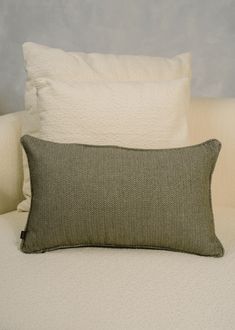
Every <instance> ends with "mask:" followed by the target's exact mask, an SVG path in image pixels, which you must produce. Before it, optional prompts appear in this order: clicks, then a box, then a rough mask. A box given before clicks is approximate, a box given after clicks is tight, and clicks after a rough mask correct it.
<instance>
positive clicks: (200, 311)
mask: <svg viewBox="0 0 235 330" xmlns="http://www.w3.org/2000/svg"><path fill="white" fill-rule="evenodd" d="M26 216H27V214H26V213H17V212H12V213H8V214H5V215H2V216H0V260H1V272H0V297H1V299H0V329H4V330H5V329H6V330H16V329H17V330H25V329H33V330H45V329H56V330H65V329H66V330H74V329H89V330H93V329H94V330H106V329H107V330H120V329H125V330H126V329H127V330H129V329H130V330H131V329H135V330H145V329H146V330H156V329H159V330H176V329H177V330H178V329H179V330H189V329H190V330H199V329H200V330H201V329H206V330H227V329H229V330H230V329H231V330H232V329H234V324H235V313H234V310H235V299H234V297H235V276H234V273H235V209H217V210H216V212H215V219H216V230H217V233H218V235H219V237H221V241H222V242H223V244H224V247H225V251H226V252H225V256H224V257H223V258H220V259H214V258H207V257H199V256H194V255H188V254H183V253H175V252H168V251H149V250H130V249H129V250H128V249H101V248H100V249H97V248H80V249H66V250H58V251H55V252H50V253H45V254H40V255H25V254H23V253H22V252H20V251H19V235H20V230H21V229H22V228H23V226H24V224H25V221H26Z"/></svg>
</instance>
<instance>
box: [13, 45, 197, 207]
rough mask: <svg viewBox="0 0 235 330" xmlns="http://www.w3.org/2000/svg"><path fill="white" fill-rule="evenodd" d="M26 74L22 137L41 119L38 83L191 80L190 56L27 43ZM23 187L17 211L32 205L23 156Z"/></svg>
mask: <svg viewBox="0 0 235 330" xmlns="http://www.w3.org/2000/svg"><path fill="white" fill-rule="evenodd" d="M23 52H24V59H25V67H26V72H27V81H26V91H25V110H26V116H25V120H24V123H23V128H22V135H24V134H30V135H34V136H37V134H38V130H39V117H38V112H37V95H36V86H35V80H36V79H38V78H49V79H53V80H59V81H64V82H66V81H67V82H69V81H73V80H76V81H91V82H92V81H161V80H173V79H179V78H183V77H188V78H191V56H190V54H189V53H185V54H181V55H178V56H175V57H173V58H171V59H168V58H162V57H151V56H134V55H133V56H132V55H112V54H95V53H92V54H86V53H81V52H76V53H75V52H65V51H63V50H60V49H55V48H50V47H47V46H42V45H38V44H35V43H30V42H27V43H25V44H24V45H23ZM23 163H24V184H23V193H24V196H25V198H26V200H25V201H23V202H21V203H20V204H19V206H18V210H21V211H28V210H29V206H30V196H31V191H30V180H29V170H28V163H27V159H26V157H25V155H23Z"/></svg>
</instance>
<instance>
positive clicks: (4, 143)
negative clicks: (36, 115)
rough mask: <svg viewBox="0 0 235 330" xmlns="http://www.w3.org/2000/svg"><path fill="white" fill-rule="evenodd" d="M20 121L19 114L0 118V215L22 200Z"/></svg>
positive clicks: (20, 115) (12, 208) (13, 207)
mask: <svg viewBox="0 0 235 330" xmlns="http://www.w3.org/2000/svg"><path fill="white" fill-rule="evenodd" d="M21 119H22V113H21V112H18V113H14V114H8V115H5V116H1V117H0V214H1V213H4V212H8V211H11V210H14V209H15V208H16V205H17V203H19V201H20V200H22V192H21V191H22V188H21V187H20V186H21V184H22V180H23V176H22V153H21V150H20V148H19V138H20V135H21Z"/></svg>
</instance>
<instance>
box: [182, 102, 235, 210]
mask: <svg viewBox="0 0 235 330" xmlns="http://www.w3.org/2000/svg"><path fill="white" fill-rule="evenodd" d="M189 119H190V120H189V123H190V127H189V131H190V133H191V143H199V142H202V141H205V140H207V139H210V138H217V139H219V140H220V141H221V142H222V149H221V153H220V155H219V158H218V162H217V164H216V170H215V172H214V174H213V185H212V193H213V197H214V199H213V200H214V203H215V204H217V205H227V206H235V175H234V168H235V99H206V98H201V99H200V98H197V99H194V100H193V102H192V107H191V112H190V118H189Z"/></svg>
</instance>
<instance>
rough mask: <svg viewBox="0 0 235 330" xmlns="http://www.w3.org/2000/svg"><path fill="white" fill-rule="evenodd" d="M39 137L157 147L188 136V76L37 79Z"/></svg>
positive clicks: (183, 140)
mask: <svg viewBox="0 0 235 330" xmlns="http://www.w3.org/2000/svg"><path fill="white" fill-rule="evenodd" d="M35 83H36V86H37V90H38V91H37V94H38V103H37V107H38V111H39V116H40V130H39V137H40V138H41V139H44V140H49V141H53V142H61V143H80V144H94V145H116V146H123V147H130V148H143V149H156V148H169V147H179V146H183V145H185V144H187V142H188V127H187V111H188V107H189V96H190V94H189V79H188V78H183V79H178V80H171V81H160V82H104V83H100V82H98V83H97V82H93V83H91V82H71V83H66V82H59V81H53V80H49V79H38V80H36V82H35Z"/></svg>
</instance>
